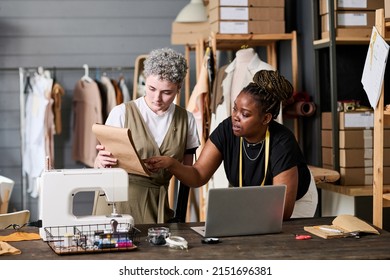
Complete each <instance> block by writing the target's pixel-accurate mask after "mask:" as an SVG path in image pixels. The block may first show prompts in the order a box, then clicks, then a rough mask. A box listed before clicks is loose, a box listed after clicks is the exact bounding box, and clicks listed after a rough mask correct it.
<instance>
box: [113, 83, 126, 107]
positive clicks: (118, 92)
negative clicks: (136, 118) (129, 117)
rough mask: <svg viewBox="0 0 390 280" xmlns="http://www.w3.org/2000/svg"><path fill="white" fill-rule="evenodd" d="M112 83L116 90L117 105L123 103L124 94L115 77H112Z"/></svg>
mask: <svg viewBox="0 0 390 280" xmlns="http://www.w3.org/2000/svg"><path fill="white" fill-rule="evenodd" d="M111 83H112V85H113V87H114V90H115V99H116V105H118V104H121V103H123V94H122V90H121V88H120V87H119V84H118V82H117V81H116V80H115V79H111Z"/></svg>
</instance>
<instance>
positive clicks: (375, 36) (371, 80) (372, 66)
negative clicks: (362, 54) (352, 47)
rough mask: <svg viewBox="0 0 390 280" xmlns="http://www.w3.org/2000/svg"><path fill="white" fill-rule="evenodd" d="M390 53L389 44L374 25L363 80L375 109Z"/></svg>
mask: <svg viewBox="0 0 390 280" xmlns="http://www.w3.org/2000/svg"><path fill="white" fill-rule="evenodd" d="M388 54H389V45H388V44H387V43H386V41H385V40H384V39H383V38H382V37H381V36H380V34H379V33H378V30H377V29H376V28H375V26H374V27H373V29H372V34H371V39H370V45H369V47H368V52H367V56H366V61H365V64H364V69H363V75H362V80H361V82H362V84H363V88H364V90H365V91H366V93H367V97H368V100H369V101H370V104H371V107H372V108H374V109H375V108H376V106H377V104H378V100H379V97H380V95H381V90H382V84H383V78H384V75H385V70H386V62H387V56H388Z"/></svg>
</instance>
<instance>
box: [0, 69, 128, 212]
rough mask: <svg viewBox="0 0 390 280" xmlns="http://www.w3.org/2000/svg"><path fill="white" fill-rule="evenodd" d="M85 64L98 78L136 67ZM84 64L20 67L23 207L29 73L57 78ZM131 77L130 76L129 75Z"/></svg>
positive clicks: (22, 203) (23, 202)
mask: <svg viewBox="0 0 390 280" xmlns="http://www.w3.org/2000/svg"><path fill="white" fill-rule="evenodd" d="M84 65H85V66H87V67H88V70H89V72H88V73H89V74H91V72H94V73H95V76H96V78H97V77H98V76H100V73H106V72H108V73H109V72H120V71H133V70H134V67H133V66H131V67H122V66H112V67H90V66H88V65H86V64H84ZM84 65H80V67H42V66H38V67H37V66H34V67H19V68H18V70H19V102H20V140H21V149H20V156H21V159H22V166H21V169H22V171H21V172H22V174H21V176H22V180H21V184H22V194H21V205H22V207H23V209H27V207H28V205H27V199H26V198H27V195H28V193H27V187H28V186H27V178H26V175H25V173H24V171H23V157H24V146H25V141H26V139H25V136H24V131H25V129H26V124H25V117H24V116H25V113H26V111H25V110H26V108H25V103H26V95H25V90H26V86H27V84H26V82H27V80H28V78H27V77H28V76H29V75H33V74H34V73H37V72H39V71H45V70H48V71H50V73H52V78H55V76H56V72H57V71H77V70H79V71H80V73H83V71H84V69H85V68H84V69H83V67H84ZM2 70H7V69H4V68H3V69H2ZM8 70H15V69H14V68H12V69H8ZM129 77H130V76H129ZM80 78H81V76H80Z"/></svg>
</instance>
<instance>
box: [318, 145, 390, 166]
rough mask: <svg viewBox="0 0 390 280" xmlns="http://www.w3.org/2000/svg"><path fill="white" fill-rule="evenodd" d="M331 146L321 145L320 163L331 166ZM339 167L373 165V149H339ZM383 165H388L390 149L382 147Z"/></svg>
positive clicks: (389, 163) (389, 164) (389, 162)
mask: <svg viewBox="0 0 390 280" xmlns="http://www.w3.org/2000/svg"><path fill="white" fill-rule="evenodd" d="M332 152H333V151H332V148H329V147H322V164H325V165H330V166H333V161H332ZM339 152H340V153H339V160H340V163H339V165H340V167H373V149H372V148H370V149H340V150H339ZM383 166H389V167H390V149H389V148H385V149H383Z"/></svg>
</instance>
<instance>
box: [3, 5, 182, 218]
mask: <svg viewBox="0 0 390 280" xmlns="http://www.w3.org/2000/svg"><path fill="white" fill-rule="evenodd" d="M187 3H188V1H187V0H153V1H152V0H139V1H135V0H110V1H107V0H85V1H78V0H40V1H39V0H1V1H0V84H1V87H0V119H1V120H2V122H1V123H0V154H1V157H0V174H1V175H3V176H7V177H9V178H11V179H13V180H14V181H16V182H17V183H16V185H15V187H14V191H13V193H12V196H11V202H10V208H9V210H11V211H12V210H20V209H21V208H22V207H23V205H26V206H27V208H28V209H30V210H31V211H32V215H31V219H32V220H33V219H37V218H38V217H37V203H38V200H37V199H35V198H31V197H29V195H27V197H23V190H22V176H21V175H22V161H21V149H20V146H21V140H20V100H19V92H20V85H19V71H18V68H19V67H24V68H25V70H26V71H25V74H27V73H28V72H29V73H30V74H33V73H34V72H35V71H36V68H37V67H38V66H43V67H45V68H47V69H49V70H51V73H52V74H53V70H54V69H55V73H56V79H57V81H58V82H59V83H60V84H61V85H62V86H63V87H64V89H65V92H66V93H65V96H64V97H63V99H62V102H63V103H62V125H63V132H62V134H61V135H56V136H55V137H54V139H55V159H54V166H55V167H56V168H82V167H83V166H82V165H80V164H79V163H77V162H74V161H73V159H72V121H73V118H72V113H73V112H72V96H73V88H74V86H75V84H76V82H77V80H78V79H80V77H82V76H83V75H84V69H83V68H82V65H83V64H85V63H86V64H88V65H89V66H90V73H89V74H90V77H92V78H99V77H100V76H101V75H102V74H103V73H106V74H107V75H108V76H109V77H110V78H115V79H117V78H118V77H119V75H120V74H123V75H124V76H125V79H126V82H127V86H128V88H129V90H130V93H131V94H132V82H133V81H132V80H133V74H134V69H133V67H134V62H135V59H136V57H137V56H138V55H141V54H145V53H148V52H149V51H150V50H152V49H154V48H159V47H169V46H170V47H173V48H175V49H177V50H179V51H181V52H184V47H183V46H171V43H170V36H171V25H172V22H173V21H174V19H175V17H176V15H177V13H178V12H179V11H180V9H181V8H182V7H184V6H185V5H186V4H187ZM81 203H84V202H81Z"/></svg>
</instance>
